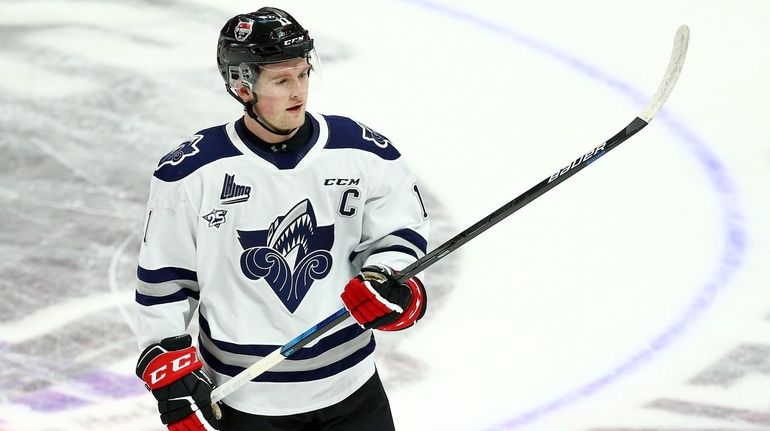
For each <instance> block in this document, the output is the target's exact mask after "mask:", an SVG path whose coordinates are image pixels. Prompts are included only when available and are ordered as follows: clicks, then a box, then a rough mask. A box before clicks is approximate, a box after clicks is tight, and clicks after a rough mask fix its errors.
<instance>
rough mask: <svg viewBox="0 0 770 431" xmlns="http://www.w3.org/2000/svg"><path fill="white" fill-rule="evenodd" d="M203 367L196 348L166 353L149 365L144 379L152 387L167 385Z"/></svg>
mask: <svg viewBox="0 0 770 431" xmlns="http://www.w3.org/2000/svg"><path fill="white" fill-rule="evenodd" d="M199 368H201V362H200V360H198V356H197V355H196V354H195V348H194V347H189V348H187V349H184V350H179V351H173V352H167V353H164V354H162V355H160V356H158V357H157V358H155V360H153V361H152V362H150V365H148V366H147V370H146V371H145V372H144V376H142V377H143V379H144V381H145V382H147V386H149V387H150V389H156V388H160V387H163V386H166V385H168V384H170V383H172V382H174V381H176V380H177V379H179V378H180V377H182V376H184V375H186V374H189V373H191V372H193V371H195V370H197V369H199Z"/></svg>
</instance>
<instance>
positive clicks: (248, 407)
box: [136, 7, 428, 431]
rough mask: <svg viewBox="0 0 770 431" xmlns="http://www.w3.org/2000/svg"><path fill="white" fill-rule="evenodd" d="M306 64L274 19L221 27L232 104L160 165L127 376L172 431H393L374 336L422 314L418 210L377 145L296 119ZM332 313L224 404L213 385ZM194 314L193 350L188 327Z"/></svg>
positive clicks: (303, 47) (422, 238) (285, 26)
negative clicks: (327, 326)
mask: <svg viewBox="0 0 770 431" xmlns="http://www.w3.org/2000/svg"><path fill="white" fill-rule="evenodd" d="M317 59H318V57H317V55H316V53H315V50H314V49H313V39H312V38H310V35H309V34H308V32H307V31H306V30H305V29H304V28H303V27H302V26H301V25H300V24H299V23H297V21H296V20H295V19H294V18H293V17H292V16H291V15H289V14H288V13H286V12H284V11H282V10H280V9H276V8H269V7H266V8H262V9H259V10H258V11H256V12H253V13H246V14H242V15H238V16H236V17H234V18H232V19H230V20H229V21H228V22H227V23H226V24H225V26H224V28H223V29H222V31H221V33H220V36H219V43H218V47H217V61H218V65H219V71H220V73H221V75H222V77H223V78H224V80H225V86H226V88H227V91H228V93H229V94H230V95H232V96H233V97H234V98H235V99H236V100H238V101H239V102H240V103H241V104H243V106H244V110H245V115H244V116H243V117H241V118H239V119H237V120H236V121H234V122H232V123H229V124H226V125H222V126H217V127H212V128H209V129H205V130H202V131H200V132H198V133H196V134H195V135H193V136H192V137H190V138H189V139H188V140H186V141H185V142H183V143H182V144H180V145H179V146H178V147H177V148H176V149H174V150H173V151H172V152H170V153H169V154H168V155H166V156H165V157H163V158H162V159H161V160H160V162H159V163H158V166H157V168H156V170H155V173H154V175H153V178H152V182H151V188H150V197H149V202H148V210H147V214H146V220H145V228H144V235H143V240H142V244H141V250H140V253H139V268H138V270H137V275H138V279H139V283H138V288H137V292H136V302H137V320H138V331H137V334H138V342H139V345H140V348H141V349H143V352H142V354H141V355H140V358H139V361H138V363H137V368H136V372H137V375H138V376H139V377H140V378H142V379H143V380H144V382H145V383H146V385H147V387H148V388H149V389H150V390H151V391H152V394H153V395H154V396H155V398H156V399H157V401H158V409H159V411H160V415H161V420H162V422H163V423H164V424H166V425H167V426H168V428H169V429H170V430H204V429H206V430H210V429H221V430H230V431H234V430H314V431H317V430H356V431H360V430H367V431H376V430H393V429H394V426H393V420H392V417H391V412H390V407H389V404H388V399H387V396H386V394H385V392H384V390H383V386H382V383H381V381H380V379H379V377H378V375H377V371H376V369H375V364H374V357H373V351H374V347H375V341H374V335H373V333H372V329H378V330H385V331H395V330H401V329H405V328H408V327H410V326H411V325H413V324H414V323H415V322H416V321H417V320H419V319H420V318H421V317H422V315H423V314H424V313H425V304H426V294H425V289H424V288H423V285H422V284H421V282H420V280H418V279H417V278H412V279H409V280H408V281H407V282H406V283H404V284H398V283H397V282H396V281H395V277H394V275H393V274H394V270H398V269H403V268H404V267H406V266H407V265H409V264H410V263H412V262H414V261H415V260H416V259H417V258H419V257H421V256H423V255H424V254H425V252H426V248H427V240H426V239H427V237H428V215H427V213H426V212H425V209H424V205H423V204H422V200H421V197H420V194H419V189H418V188H417V185H416V181H415V178H414V176H413V175H412V174H411V173H410V172H409V170H408V169H407V167H406V165H405V164H404V162H403V161H402V159H401V156H400V154H399V152H398V151H397V150H396V149H395V147H394V146H393V144H392V143H391V142H390V141H389V140H388V139H387V138H385V137H384V136H382V135H380V134H378V133H376V132H375V131H373V130H372V129H370V128H369V127H367V126H365V125H363V124H361V123H358V122H356V121H354V120H351V119H349V118H346V117H341V116H327V115H318V114H314V113H308V112H306V104H307V101H308V88H309V83H310V82H311V81H312V80H313V74H314V73H315V65H316V62H317ZM340 304H344V306H345V307H347V309H348V310H349V311H350V313H351V315H352V318H351V319H349V321H347V322H345V323H343V324H342V325H340V326H339V327H338V329H337V330H335V331H333V332H332V331H330V333H328V334H326V335H325V336H323V337H321V338H319V339H318V340H316V342H314V343H311V344H310V345H308V346H306V347H305V348H303V349H301V350H300V351H298V352H296V353H295V354H294V355H292V356H291V357H289V358H288V359H287V360H285V361H283V362H282V363H280V364H279V365H278V366H276V367H275V368H273V369H271V370H269V371H268V372H265V373H264V374H262V375H260V376H258V377H257V378H256V379H254V380H253V381H251V382H249V383H248V384H246V385H245V386H244V387H242V388H240V389H238V390H237V391H235V392H233V393H232V394H230V395H229V396H227V397H226V398H225V399H224V400H223V402H222V404H221V405H219V406H218V407H221V410H222V413H223V414H222V417H221V419H219V418H218V417H217V415H216V414H215V410H217V409H212V406H211V405H210V392H211V388H212V387H213V386H215V385H217V384H221V383H223V382H224V381H227V380H228V379H230V378H231V377H233V376H234V375H236V374H238V373H239V372H240V371H242V370H244V369H245V368H246V367H248V366H249V365H251V364H253V363H255V362H256V361H258V360H259V359H261V358H262V357H264V356H266V355H267V354H268V353H270V352H272V351H273V350H275V349H277V348H278V347H279V346H281V345H282V344H284V343H285V342H287V341H288V340H291V339H292V338H294V337H295V336H296V335H297V334H299V333H301V332H302V331H304V330H306V329H307V328H309V327H311V326H312V325H314V324H315V323H317V322H318V321H320V320H322V319H323V318H325V317H326V316H327V315H328V314H329V313H330V312H333V311H334V310H336V309H338V308H339V307H340ZM196 308H197V310H198V312H199V313H198V326H199V336H198V343H196V344H197V348H196V347H195V346H193V345H192V338H191V336H190V335H187V334H185V331H186V330H187V327H188V324H189V323H190V321H191V319H192V316H193V311H194V310H195V309H196Z"/></svg>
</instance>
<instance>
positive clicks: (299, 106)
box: [286, 103, 304, 114]
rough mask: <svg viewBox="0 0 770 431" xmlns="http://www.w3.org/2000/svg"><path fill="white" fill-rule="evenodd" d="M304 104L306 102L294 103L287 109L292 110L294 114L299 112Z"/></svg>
mask: <svg viewBox="0 0 770 431" xmlns="http://www.w3.org/2000/svg"><path fill="white" fill-rule="evenodd" d="M303 105H304V103H300V104H298V105H294V106H292V107H291V108H288V109H286V110H287V111H289V112H291V113H292V114H295V113H297V112H299V111H300V110H301V109H302V106H303Z"/></svg>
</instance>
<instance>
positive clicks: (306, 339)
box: [211, 25, 690, 403]
mask: <svg viewBox="0 0 770 431" xmlns="http://www.w3.org/2000/svg"><path fill="white" fill-rule="evenodd" d="M689 38H690V29H689V28H687V26H685V25H683V26H681V27H679V30H677V32H676V37H675V38H674V47H673V50H672V52H671V58H670V60H669V63H668V68H667V69H666V73H665V75H664V76H663V80H662V81H661V83H660V85H659V86H658V90H657V92H656V93H655V95H654V96H653V98H652V100H650V102H649V103H648V104H647V106H646V107H645V108H644V110H642V112H641V113H640V114H639V116H638V117H636V118H634V119H633V121H631V122H630V123H629V124H628V125H627V126H626V127H625V128H623V130H621V131H620V132H618V133H617V134H616V135H615V136H613V137H612V138H610V139H609V140H607V141H606V142H605V143H603V144H601V145H599V146H598V147H596V148H594V149H592V150H591V151H589V152H588V153H586V154H584V155H582V156H580V157H578V158H577V159H575V160H573V161H571V162H570V163H569V164H568V165H566V166H565V167H563V168H561V169H560V170H558V171H556V173H554V174H553V175H551V176H549V177H547V178H546V179H544V180H543V181H541V182H540V183H538V184H537V185H535V186H534V187H532V188H531V189H529V190H527V191H526V192H524V193H522V194H521V195H519V196H518V197H517V198H515V199H513V200H512V201H510V202H508V203H507V204H505V205H503V206H502V207H500V208H499V209H498V210H497V211H495V212H493V213H492V214H489V215H488V216H486V217H484V218H483V219H481V220H479V221H478V222H477V223H476V224H474V225H473V226H471V227H469V228H468V229H466V230H464V231H462V232H460V233H459V234H457V235H455V237H453V238H452V239H450V240H449V241H447V242H445V243H444V244H442V245H440V246H439V247H437V248H436V249H435V250H433V251H431V252H430V253H428V254H426V255H425V256H423V257H422V258H421V259H418V260H417V261H416V262H414V263H412V264H411V265H409V266H407V267H406V268H404V269H403V270H402V271H400V272H399V273H398V278H397V279H398V281H399V282H401V283H403V282H404V281H406V280H407V279H409V278H411V277H414V276H415V275H417V274H418V273H420V272H422V271H424V270H425V269H427V268H428V267H430V266H431V265H433V264H434V263H436V262H438V261H439V260H441V259H443V258H444V257H445V256H446V255H448V254H449V253H451V252H453V251H454V250H456V249H458V248H459V247H461V246H462V245H463V244H465V243H466V242H468V241H470V240H472V239H473V238H475V237H477V236H478V235H479V234H481V233H482V232H484V231H485V230H487V229H489V228H490V227H492V226H494V225H496V224H497V223H499V222H500V221H501V220H503V219H504V218H506V217H508V216H509V215H511V214H513V213H514V212H516V211H518V210H519V209H521V208H522V207H524V206H525V205H527V204H528V203H530V202H532V201H533V200H535V199H537V198H538V197H540V196H541V195H543V194H544V193H545V192H547V191H549V190H551V189H552V188H554V187H556V186H557V185H559V184H560V183H561V182H562V181H565V180H566V179H567V178H569V177H571V176H573V175H575V174H576V173H578V172H579V171H580V170H582V169H583V168H585V167H586V166H588V165H590V164H591V163H593V162H595V161H596V160H597V159H599V158H600V157H602V156H603V155H605V154H606V153H607V152H609V151H610V150H612V149H613V148H615V147H617V146H618V145H620V144H621V143H623V142H624V141H625V140H626V139H628V138H630V137H631V136H634V135H635V134H636V133H637V132H638V131H640V130H642V129H643V128H644V127H645V126H647V124H649V123H650V121H652V118H653V117H654V116H655V114H657V113H658V111H659V110H660V108H661V107H662V106H663V104H664V103H665V102H666V99H668V96H669V95H670V94H671V91H672V90H673V89H674V84H676V81H677V79H678V78H679V74H680V72H681V71H682V66H683V64H684V59H685V54H686V53H687V44H688V41H689ZM348 317H350V313H349V312H348V311H347V310H346V309H345V308H344V307H343V308H340V309H339V310H337V312H335V313H334V314H332V315H331V316H329V317H327V318H326V319H324V320H323V321H321V322H319V323H318V324H317V325H315V326H313V327H312V328H310V329H308V330H307V331H305V332H304V333H303V334H301V335H299V336H298V337H296V338H295V339H293V340H291V341H289V342H288V343H286V344H285V345H283V346H282V347H280V348H278V349H276V350H275V351H273V352H272V353H270V354H269V355H267V356H265V357H264V358H262V359H260V360H259V361H258V362H256V363H255V364H254V365H251V366H250V367H248V368H247V369H245V370H244V371H242V372H240V373H239V374H237V375H236V376H234V377H233V378H232V379H230V380H228V381H226V382H225V383H223V384H222V386H219V387H217V388H215V389H214V390H213V391H212V392H211V402H212V403H216V402H217V401H220V400H221V399H223V398H224V397H226V396H227V395H229V394H230V393H232V392H233V391H235V390H236V389H238V388H240V387H241V386H243V385H244V384H246V382H248V381H250V380H252V379H253V378H255V377H257V376H259V375H260V374H262V373H264V372H265V371H267V370H269V369H270V368H272V367H274V366H275V365H277V364H278V363H280V362H281V361H283V360H284V359H286V358H288V357H289V356H291V355H292V354H293V353H294V352H296V351H297V350H299V349H301V348H302V347H304V346H305V345H307V344H308V343H310V342H312V341H313V340H315V339H317V338H318V337H320V336H321V335H323V334H325V333H326V332H328V331H329V330H331V329H332V328H334V327H335V326H337V325H339V324H340V323H342V322H343V321H345V320H346V319H347V318H348Z"/></svg>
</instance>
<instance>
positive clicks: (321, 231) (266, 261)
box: [238, 199, 334, 313]
mask: <svg viewBox="0 0 770 431" xmlns="http://www.w3.org/2000/svg"><path fill="white" fill-rule="evenodd" d="M238 240H239V241H240V243H241V246H242V247H243V249H244V250H245V251H244V252H243V253H242V254H241V270H242V271H243V274H244V275H245V276H246V277H248V278H249V279H251V280H260V279H264V280H265V281H266V282H267V284H268V285H270V287H271V288H272V289H273V291H274V292H275V294H276V295H277V296H278V298H279V299H280V300H281V302H282V303H283V305H284V306H285V307H286V309H287V310H289V312H290V313H294V311H295V310H297V307H299V304H300V303H301V302H302V300H303V299H304V298H305V295H307V292H308V291H309V290H310V287H311V286H312V285H313V282H315V281H316V280H320V279H322V278H324V277H326V276H327V275H328V274H329V271H331V267H332V255H331V253H329V250H331V248H332V245H333V244H334V225H329V226H318V222H317V221H316V217H315V211H313V205H312V204H311V203H310V201H309V200H308V199H305V200H303V201H302V202H300V203H298V204H297V205H295V206H294V207H293V208H292V209H290V210H289V211H288V212H287V213H286V214H285V215H282V216H279V217H277V218H276V219H275V221H273V223H272V224H270V227H269V228H268V229H267V230H260V231H241V230H239V231H238Z"/></svg>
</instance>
